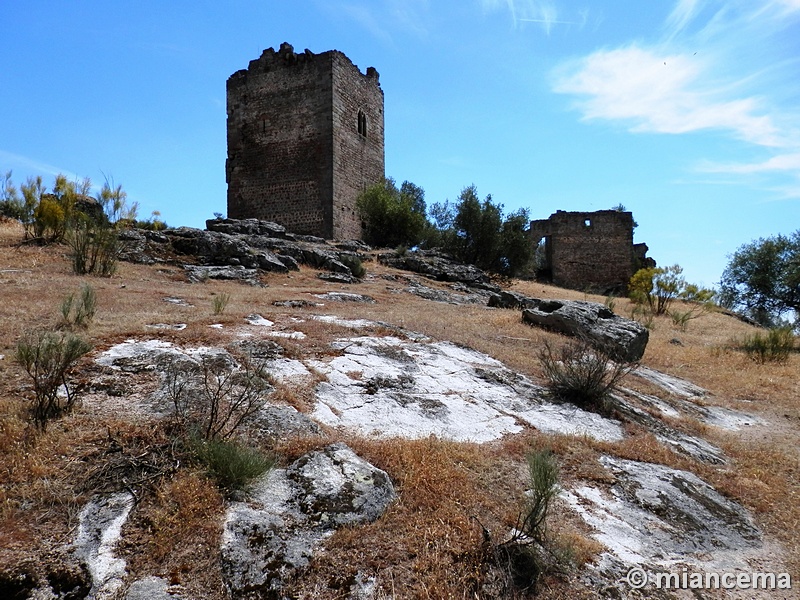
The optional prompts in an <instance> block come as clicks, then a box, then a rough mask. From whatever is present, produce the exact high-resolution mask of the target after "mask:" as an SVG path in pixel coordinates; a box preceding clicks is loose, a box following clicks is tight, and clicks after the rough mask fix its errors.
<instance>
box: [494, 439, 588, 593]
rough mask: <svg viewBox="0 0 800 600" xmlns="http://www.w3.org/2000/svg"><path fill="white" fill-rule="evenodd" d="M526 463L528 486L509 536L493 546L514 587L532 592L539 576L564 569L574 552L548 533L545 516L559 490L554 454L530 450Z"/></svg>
mask: <svg viewBox="0 0 800 600" xmlns="http://www.w3.org/2000/svg"><path fill="white" fill-rule="evenodd" d="M527 462H528V478H529V486H530V489H529V490H528V491H527V493H526V497H525V503H524V506H523V509H522V511H521V513H520V515H519V517H518V519H517V525H516V527H515V528H514V532H513V534H512V536H511V538H510V539H509V540H508V541H506V542H503V543H502V544H499V545H498V546H496V547H495V557H496V560H497V561H498V562H499V563H500V567H501V568H502V569H503V570H504V572H505V573H506V576H507V578H508V579H509V580H510V582H511V583H512V584H513V587H516V588H518V589H522V590H526V591H528V590H530V591H534V592H535V591H536V586H537V584H538V582H539V580H540V579H541V577H542V576H543V575H544V574H545V573H548V572H553V571H563V570H564V567H565V566H566V565H567V564H568V563H571V562H572V557H573V555H574V553H573V552H572V551H571V548H565V547H563V546H562V545H560V544H558V543H556V542H555V541H554V540H552V539H550V536H549V535H548V533H547V519H548V516H549V514H550V510H551V508H552V504H553V500H554V499H555V498H556V497H557V496H558V491H559V485H558V479H559V473H558V464H557V462H556V459H555V456H554V455H553V453H552V452H551V451H550V450H542V451H533V452H530V453H529V454H528V456H527ZM509 587H510V586H509ZM506 591H510V590H506Z"/></svg>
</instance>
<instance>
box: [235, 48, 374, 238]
mask: <svg viewBox="0 0 800 600" xmlns="http://www.w3.org/2000/svg"><path fill="white" fill-rule="evenodd" d="M227 101H228V159H227V161H226V164H225V172H226V173H225V174H226V181H227V183H228V216H229V217H231V218H235V219H244V218H251V217H255V218H258V219H263V220H268V221H276V222H278V223H280V224H281V225H283V226H285V227H286V228H287V230H289V231H292V232H296V233H304V234H310V235H316V236H320V237H324V238H329V239H330V238H341V239H345V238H355V239H357V238H360V237H361V220H360V219H359V217H358V215H357V212H356V198H357V197H358V194H359V193H360V192H361V191H363V190H364V189H365V188H367V187H368V186H370V185H372V184H374V183H377V182H380V181H381V180H382V179H383V177H384V151H383V90H381V87H380V84H379V83H378V72H377V71H376V70H375V69H374V68H373V67H370V68H368V69H367V72H366V74H363V73H361V71H360V70H359V69H358V67H356V66H355V65H354V64H353V63H352V62H351V61H350V59H348V58H347V57H346V56H345V55H344V54H342V53H341V52H339V51H337V50H331V51H328V52H323V53H321V54H314V53H313V52H311V51H309V50H306V51H305V52H304V53H302V54H297V53H295V52H294V49H293V48H292V46H291V45H289V44H287V43H283V44H281V47H280V50H278V51H277V52H276V51H275V50H273V49H272V48H270V49H268V50H265V51H264V52H263V53H262V54H261V57H260V58H258V59H257V60H253V61H251V62H250V65H249V66H248V68H247V69H246V70H241V71H237V72H236V73H234V74H233V75H231V76H230V78H229V79H228V83H227Z"/></svg>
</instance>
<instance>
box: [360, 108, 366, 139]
mask: <svg viewBox="0 0 800 600" xmlns="http://www.w3.org/2000/svg"><path fill="white" fill-rule="evenodd" d="M358 134H359V135H362V136H364V137H367V115H365V114H364V111H363V110H360V111H358Z"/></svg>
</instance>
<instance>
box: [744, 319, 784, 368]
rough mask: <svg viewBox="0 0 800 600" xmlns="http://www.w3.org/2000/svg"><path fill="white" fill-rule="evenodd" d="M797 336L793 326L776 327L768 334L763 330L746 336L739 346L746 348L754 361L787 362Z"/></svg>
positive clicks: (762, 362)
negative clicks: (763, 332)
mask: <svg viewBox="0 0 800 600" xmlns="http://www.w3.org/2000/svg"><path fill="white" fill-rule="evenodd" d="M794 344H795V337H794V333H793V332H792V327H790V326H787V327H775V328H773V329H770V330H769V331H768V332H767V333H766V335H764V334H762V333H761V332H758V333H754V334H753V335H748V336H746V337H745V338H744V339H743V340H742V341H741V342H740V343H739V345H738V346H739V348H740V349H742V350H744V351H745V352H746V353H747V355H748V356H749V357H750V358H752V359H753V360H754V361H756V362H758V363H761V364H764V363H768V362H786V361H787V360H788V359H789V354H790V353H791V352H792V350H794Z"/></svg>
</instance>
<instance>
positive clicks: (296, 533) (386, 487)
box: [222, 444, 396, 599]
mask: <svg viewBox="0 0 800 600" xmlns="http://www.w3.org/2000/svg"><path fill="white" fill-rule="evenodd" d="M395 497H396V495H395V491H394V486H393V485H392V482H391V480H390V479H389V476H388V475H387V474H386V473H385V472H384V471H381V470H380V469H377V468H376V467H374V466H372V465H371V464H369V463H368V462H366V461H364V460H363V459H361V458H359V457H358V456H357V455H356V454H355V453H354V452H353V451H352V450H351V449H350V448H348V447H347V446H346V445H344V444H333V445H331V446H328V447H326V448H325V449H324V450H322V451H315V452H311V453H309V454H307V455H305V456H303V457H301V458H300V459H298V460H297V461H296V462H294V463H293V464H292V465H291V466H289V467H288V468H286V469H277V470H275V471H273V472H271V473H269V474H268V475H267V476H266V477H264V478H262V480H261V481H260V482H259V483H257V484H256V486H254V488H253V491H252V497H251V498H250V501H249V502H234V503H233V504H232V505H231V506H230V508H229V509H228V513H227V516H226V519H225V525H224V531H223V542H222V574H223V578H224V580H225V583H226V585H227V587H228V589H229V590H230V592H231V595H232V596H233V598H236V599H238V598H282V597H283V596H282V594H281V590H282V589H283V588H284V586H285V585H286V583H287V582H288V581H289V580H290V578H291V577H292V576H294V575H295V574H296V573H297V571H298V570H300V569H303V568H305V567H306V566H307V565H308V563H309V560H310V558H311V556H312V554H313V552H314V551H315V549H316V548H317V546H318V545H319V543H320V542H321V541H322V540H323V539H324V538H325V537H327V536H328V535H330V534H331V533H332V532H333V530H334V529H336V528H338V527H341V526H344V525H357V524H363V523H370V522H372V521H374V520H376V519H377V518H378V517H380V516H381V514H383V512H384V511H385V510H386V508H387V507H388V506H389V504H390V503H391V502H392V501H393V500H394V499H395Z"/></svg>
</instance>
